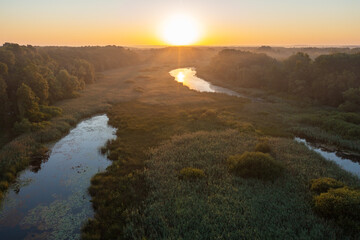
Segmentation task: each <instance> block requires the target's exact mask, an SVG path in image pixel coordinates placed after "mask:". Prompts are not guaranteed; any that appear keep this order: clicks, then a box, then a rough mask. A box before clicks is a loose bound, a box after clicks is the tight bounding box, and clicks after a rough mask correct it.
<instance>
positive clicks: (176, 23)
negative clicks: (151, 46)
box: [162, 14, 200, 46]
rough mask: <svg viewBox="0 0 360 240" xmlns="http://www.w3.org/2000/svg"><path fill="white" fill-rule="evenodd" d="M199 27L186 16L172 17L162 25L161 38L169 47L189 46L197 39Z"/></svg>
mask: <svg viewBox="0 0 360 240" xmlns="http://www.w3.org/2000/svg"><path fill="white" fill-rule="evenodd" d="M199 34H200V33H199V26H198V24H197V22H196V21H195V20H194V19H193V18H191V17H189V16H186V15H180V14H178V15H174V16H172V17H170V18H169V19H168V20H167V21H166V22H165V23H164V25H163V28H162V38H163V40H164V41H165V42H166V43H168V44H171V45H178V46H182V45H190V44H193V43H195V42H196V41H197V40H198V38H199Z"/></svg>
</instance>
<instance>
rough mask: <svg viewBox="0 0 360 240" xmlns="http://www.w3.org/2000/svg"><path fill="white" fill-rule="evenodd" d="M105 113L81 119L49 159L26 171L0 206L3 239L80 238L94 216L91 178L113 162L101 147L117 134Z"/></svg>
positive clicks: (55, 148)
mask: <svg viewBox="0 0 360 240" xmlns="http://www.w3.org/2000/svg"><path fill="white" fill-rule="evenodd" d="M108 120H109V119H108V117H107V116H106V115H100V116H95V117H92V118H90V119H87V120H84V121H82V122H80V123H79V124H78V125H77V126H76V127H75V128H74V129H73V130H71V131H70V133H69V134H68V135H67V136H65V137H64V138H62V139H61V140H59V141H58V142H57V143H55V144H54V145H53V146H52V147H51V153H50V156H49V158H48V160H47V161H46V162H43V163H42V164H41V165H40V166H38V168H29V169H27V170H25V171H23V172H22V173H21V174H20V176H19V177H18V179H17V180H16V183H15V184H12V186H11V187H10V188H9V190H8V193H7V196H6V197H5V199H4V201H3V204H2V206H1V211H0V239H11V240H14V239H58V240H61V239H79V238H80V230H81V226H82V224H83V223H84V222H85V221H86V220H87V219H88V218H89V217H92V216H93V214H94V213H93V210H92V207H91V202H90V200H91V198H90V196H89V195H88V193H87V188H88V187H89V186H90V179H91V177H92V176H93V175H95V174H96V173H97V172H99V171H103V170H105V168H106V167H107V166H109V165H110V164H111V162H110V161H109V160H107V158H106V156H104V155H102V154H101V153H100V151H99V148H100V147H102V146H104V145H105V143H106V141H107V140H109V139H114V138H115V137H116V135H115V133H116V129H114V128H113V127H111V126H109V125H108Z"/></svg>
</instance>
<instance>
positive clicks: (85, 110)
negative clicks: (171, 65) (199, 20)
mask: <svg viewBox="0 0 360 240" xmlns="http://www.w3.org/2000/svg"><path fill="white" fill-rule="evenodd" d="M147 67H148V65H138V66H131V67H124V68H120V69H116V70H109V71H106V72H103V73H99V76H98V78H99V80H98V82H96V83H94V84H91V85H88V86H87V87H86V89H85V90H83V91H82V92H81V94H80V96H79V97H77V98H72V99H67V100H63V101H60V102H57V103H56V104H55V106H56V107H60V108H61V109H62V110H63V113H62V116H59V117H56V118H53V119H51V120H50V121H49V123H48V125H47V126H45V128H44V129H42V130H39V131H36V132H32V133H28V134H23V135H21V136H18V137H16V138H15V139H13V140H11V141H10V142H8V143H6V144H5V145H4V146H2V147H1V149H0V176H1V177H0V201H2V199H3V197H4V195H5V194H6V191H7V189H8V187H9V185H11V184H12V183H13V182H14V180H15V179H16V178H17V175H18V173H19V172H21V171H22V170H24V169H26V168H27V167H28V166H29V165H31V162H32V161H33V160H34V158H46V157H47V152H48V149H47V148H46V146H45V144H48V143H51V142H54V141H56V140H58V139H60V138H61V137H63V136H65V135H66V134H67V133H68V132H69V131H70V129H72V128H73V127H74V126H75V125H76V124H77V123H78V122H80V121H81V120H83V119H85V118H88V117H90V116H93V115H96V114H100V113H105V112H106V111H107V110H108V109H109V108H110V107H111V105H112V104H114V103H117V102H121V101H128V100H130V99H133V98H136V97H137V96H138V95H139V93H138V92H136V91H134V84H132V83H135V82H136V83H138V84H142V83H143V81H145V79H143V78H141V74H139V72H141V69H144V68H147ZM114 71H115V72H116V77H111V76H112V74H113V72H114ZM104 76H106V77H104ZM127 81H132V83H129V82H127Z"/></svg>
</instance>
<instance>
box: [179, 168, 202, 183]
mask: <svg viewBox="0 0 360 240" xmlns="http://www.w3.org/2000/svg"><path fill="white" fill-rule="evenodd" d="M204 177H205V173H204V171H203V170H201V169H198V168H190V167H189V168H183V169H181V170H180V174H179V178H180V179H183V180H196V179H200V178H204Z"/></svg>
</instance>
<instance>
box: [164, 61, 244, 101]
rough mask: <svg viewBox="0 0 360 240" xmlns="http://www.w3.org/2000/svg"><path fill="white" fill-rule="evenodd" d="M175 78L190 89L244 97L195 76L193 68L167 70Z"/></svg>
mask: <svg viewBox="0 0 360 240" xmlns="http://www.w3.org/2000/svg"><path fill="white" fill-rule="evenodd" d="M169 73H170V75H171V76H173V77H174V78H175V81H177V82H179V83H182V84H183V85H184V86H186V87H188V88H189V89H191V90H195V91H198V92H216V93H225V94H228V95H231V96H236V97H244V96H243V95H241V94H239V93H237V92H234V91H232V90H230V89H226V88H222V87H218V86H215V85H212V84H211V83H209V82H207V81H205V80H203V79H201V78H198V77H196V70H195V68H178V69H174V70H172V71H170V72H169Z"/></svg>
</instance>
